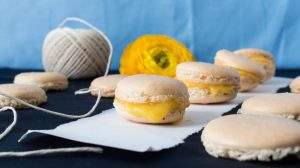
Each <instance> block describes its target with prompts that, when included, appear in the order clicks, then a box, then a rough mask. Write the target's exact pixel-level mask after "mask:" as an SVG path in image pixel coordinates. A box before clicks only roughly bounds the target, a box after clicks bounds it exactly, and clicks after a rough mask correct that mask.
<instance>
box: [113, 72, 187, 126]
mask: <svg viewBox="0 0 300 168" xmlns="http://www.w3.org/2000/svg"><path fill="white" fill-rule="evenodd" d="M113 104H114V106H115V108H116V111H117V112H118V113H119V114H120V115H121V116H123V117H125V118H126V119H128V120H131V121H134V122H139V123H150V124H163V123H173V122H177V121H180V120H181V119H182V117H183V115H184V113H185V109H186V108H187V107H188V106H189V94H188V90H187V87H186V86H185V85H184V84H183V83H182V82H180V81H179V80H176V79H173V78H169V77H163V76H157V75H133V76H129V77H126V78H124V79H122V80H121V81H119V83H118V84H117V88H116V91H115V99H114V103H113Z"/></svg>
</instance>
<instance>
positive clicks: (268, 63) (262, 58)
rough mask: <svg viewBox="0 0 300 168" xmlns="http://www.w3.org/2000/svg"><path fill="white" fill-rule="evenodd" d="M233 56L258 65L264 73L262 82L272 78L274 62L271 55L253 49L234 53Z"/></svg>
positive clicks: (274, 67)
mask: <svg viewBox="0 0 300 168" xmlns="http://www.w3.org/2000/svg"><path fill="white" fill-rule="evenodd" d="M234 53H235V54H238V55H243V56H246V57H248V58H249V59H250V60H252V61H254V62H256V63H258V64H260V65H262V66H263V68H264V69H265V71H266V75H265V77H264V79H263V81H266V80H268V79H270V78H272V77H273V76H274V74H275V70H276V66H275V60H274V57H273V55H272V54H271V53H269V52H267V51H264V50H261V49H255V48H245V49H240V50H236V51H234Z"/></svg>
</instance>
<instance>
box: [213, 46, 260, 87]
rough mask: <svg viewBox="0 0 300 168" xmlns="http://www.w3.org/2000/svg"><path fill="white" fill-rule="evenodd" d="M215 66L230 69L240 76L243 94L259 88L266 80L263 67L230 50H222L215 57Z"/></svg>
mask: <svg viewBox="0 0 300 168" xmlns="http://www.w3.org/2000/svg"><path fill="white" fill-rule="evenodd" d="M215 64H217V65H222V66H226V67H229V68H231V69H233V70H235V71H237V72H238V73H239V74H240V89H239V91H241V92H246V91H250V90H252V89H254V88H255V87H257V86H258V85H259V84H260V83H261V82H262V81H263V79H264V76H265V70H264V69H263V67H262V66H261V65H259V64H257V63H255V62H253V61H251V60H250V59H249V58H247V57H245V56H240V55H237V54H234V53H233V52H230V51H228V50H220V51H218V52H217V54H216V57H215Z"/></svg>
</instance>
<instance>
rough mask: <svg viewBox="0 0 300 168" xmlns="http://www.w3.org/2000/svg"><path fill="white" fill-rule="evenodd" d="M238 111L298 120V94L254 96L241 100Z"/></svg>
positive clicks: (299, 95) (299, 98) (299, 96)
mask: <svg viewBox="0 0 300 168" xmlns="http://www.w3.org/2000/svg"><path fill="white" fill-rule="evenodd" d="M239 113H241V114H256V115H276V116H281V117H286V118H289V119H295V120H298V121H300V94H296V93H276V94H265V95H260V96H255V97H252V98H249V99H247V100H245V101H244V102H243V104H242V106H241V108H240V109H239Z"/></svg>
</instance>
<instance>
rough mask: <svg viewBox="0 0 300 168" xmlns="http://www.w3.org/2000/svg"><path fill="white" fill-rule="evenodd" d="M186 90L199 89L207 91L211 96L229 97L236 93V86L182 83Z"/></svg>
mask: <svg viewBox="0 0 300 168" xmlns="http://www.w3.org/2000/svg"><path fill="white" fill-rule="evenodd" d="M182 82H183V83H184V84H185V85H186V86H187V87H188V88H200V89H209V90H210V93H211V96H218V95H220V94H221V95H231V94H233V93H235V92H236V90H237V87H236V86H228V85H214V84H205V83H195V82H189V81H182Z"/></svg>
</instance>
